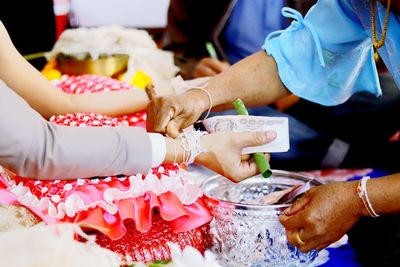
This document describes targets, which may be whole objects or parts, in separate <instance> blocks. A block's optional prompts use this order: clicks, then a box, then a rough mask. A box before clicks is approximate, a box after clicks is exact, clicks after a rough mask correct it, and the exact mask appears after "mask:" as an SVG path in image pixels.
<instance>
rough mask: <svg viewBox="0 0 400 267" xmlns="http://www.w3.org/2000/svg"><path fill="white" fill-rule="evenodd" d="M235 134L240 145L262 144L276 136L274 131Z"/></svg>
mask: <svg viewBox="0 0 400 267" xmlns="http://www.w3.org/2000/svg"><path fill="white" fill-rule="evenodd" d="M235 134H236V135H237V139H238V140H240V141H239V143H240V145H241V146H242V147H248V146H259V145H264V144H267V143H270V142H272V140H274V139H275V138H276V132H275V131H265V132H263V131H258V132H238V133H235Z"/></svg>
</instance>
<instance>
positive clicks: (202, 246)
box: [96, 217, 211, 263]
mask: <svg viewBox="0 0 400 267" xmlns="http://www.w3.org/2000/svg"><path fill="white" fill-rule="evenodd" d="M126 227H127V230H128V231H127V233H126V234H125V235H124V236H123V237H122V238H121V239H119V240H111V239H110V238H108V237H107V236H106V235H104V234H97V239H96V243H98V244H99V245H100V246H102V247H105V248H107V249H110V250H112V251H114V252H116V253H118V254H119V255H120V256H121V258H122V259H123V261H125V263H129V262H135V261H136V262H146V263H150V262H153V261H155V260H168V259H170V258H171V252H170V250H169V248H168V245H167V243H168V242H173V243H176V244H178V245H179V246H180V247H181V248H182V249H183V248H184V247H185V246H192V247H194V248H196V249H197V250H199V251H200V252H202V253H203V252H204V251H205V250H206V249H208V248H210V246H211V237H210V235H209V225H204V226H202V227H198V228H196V229H193V230H190V231H187V232H183V233H176V232H174V231H173V229H172V228H171V227H170V226H169V224H167V223H166V222H165V221H164V220H162V219H160V218H159V217H157V218H156V219H155V220H154V221H153V227H152V228H151V229H150V230H149V231H148V232H146V233H141V232H139V231H137V230H136V229H135V225H134V224H127V225H126Z"/></svg>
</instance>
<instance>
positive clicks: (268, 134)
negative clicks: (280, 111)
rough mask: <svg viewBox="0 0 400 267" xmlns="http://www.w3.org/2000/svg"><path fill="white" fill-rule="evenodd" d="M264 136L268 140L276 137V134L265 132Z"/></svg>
mask: <svg viewBox="0 0 400 267" xmlns="http://www.w3.org/2000/svg"><path fill="white" fill-rule="evenodd" d="M265 135H266V136H267V138H268V139H274V138H275V137H276V132H275V131H266V132H265Z"/></svg>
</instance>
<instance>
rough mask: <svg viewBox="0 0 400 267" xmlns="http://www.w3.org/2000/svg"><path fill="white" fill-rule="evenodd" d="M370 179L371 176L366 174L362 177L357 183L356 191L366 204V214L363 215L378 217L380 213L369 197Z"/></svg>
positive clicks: (364, 204)
mask: <svg viewBox="0 0 400 267" xmlns="http://www.w3.org/2000/svg"><path fill="white" fill-rule="evenodd" d="M369 179H370V177H369V176H364V177H363V178H362V179H360V180H359V181H358V183H357V188H356V192H357V195H358V197H359V199H360V200H361V202H362V204H363V206H364V209H363V210H364V214H363V215H364V216H365V215H366V216H370V217H373V218H377V217H379V214H377V213H376V211H375V209H374V207H373V205H372V203H371V201H370V199H369V196H368V190H367V181H368V180H369ZM365 212H366V214H365Z"/></svg>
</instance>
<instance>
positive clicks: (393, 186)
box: [367, 173, 400, 214]
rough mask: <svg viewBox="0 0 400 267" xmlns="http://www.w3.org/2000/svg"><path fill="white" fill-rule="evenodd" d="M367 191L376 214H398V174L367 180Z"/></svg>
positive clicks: (399, 187) (399, 178)
mask: <svg viewBox="0 0 400 267" xmlns="http://www.w3.org/2000/svg"><path fill="white" fill-rule="evenodd" d="M367 191H368V197H369V200H370V202H371V205H372V207H373V208H374V210H375V211H376V212H377V213H378V214H392V213H397V214H399V213H400V193H399V192H400V173H398V174H393V175H390V176H386V177H382V178H378V179H370V180H368V182H367Z"/></svg>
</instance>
